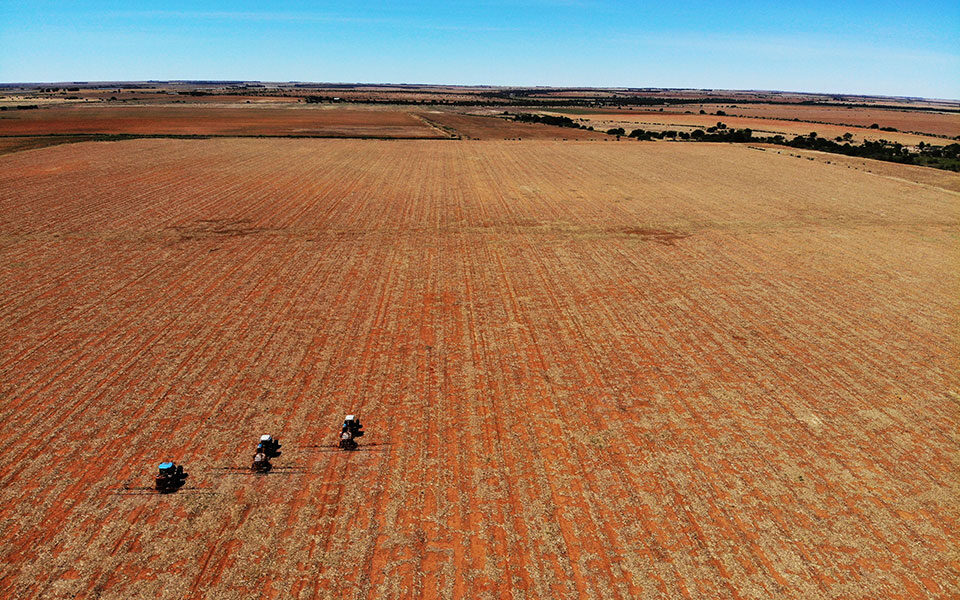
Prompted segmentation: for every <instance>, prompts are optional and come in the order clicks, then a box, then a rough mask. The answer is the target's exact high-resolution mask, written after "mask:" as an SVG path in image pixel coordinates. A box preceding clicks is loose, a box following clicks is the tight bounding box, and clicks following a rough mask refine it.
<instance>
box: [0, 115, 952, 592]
mask: <svg viewBox="0 0 960 600" xmlns="http://www.w3.org/2000/svg"><path fill="white" fill-rule="evenodd" d="M384 118H386V117H384ZM391 118H393V117H391ZM398 119H399V117H398ZM358 126H359V125H358ZM820 156H821V157H825V156H827V155H820ZM864 162H865V163H866V162H870V161H864ZM871 164H873V163H871ZM884 169H886V171H885V172H883V173H870V172H866V171H864V170H858V169H856V168H853V166H852V165H849V164H834V163H831V164H827V162H826V161H825V160H821V159H820V158H815V160H806V159H805V158H802V157H801V158H797V157H795V156H791V155H789V154H788V153H787V152H784V153H778V152H776V151H772V150H761V149H754V148H750V147H747V146H746V145H730V144H707V143H701V144H671V143H649V144H643V143H619V144H618V143H614V142H607V143H593V142H546V141H541V142H526V141H524V142H503V141H498V142H486V141H484V142H476V141H461V142H443V143H440V142H436V141H432V142H431V141H380V140H236V139H231V140H225V139H216V140H190V141H183V140H135V141H125V142H100V143H79V144H69V145H62V146H56V147H51V148H43V149H38V150H31V151H29V152H19V153H15V154H8V155H4V156H0V291H2V294H0V372H2V373H3V374H4V376H3V377H2V378H0V447H2V448H3V458H4V460H3V461H0V597H8V598H18V599H28V598H70V597H89V598H94V597H98V598H123V599H130V598H151V599H156V598H211V599H212V598H216V599H218V600H219V599H234V598H236V599H246V598H251V597H263V598H283V599H286V598H301V599H305V598H401V597H404V598H406V597H422V598H449V597H465V598H480V599H483V598H508V597H517V598H519V597H529V598H604V599H606V598H619V599H627V598H682V597H699V598H756V599H769V598H798V599H799V598H802V599H827V598H831V599H832V598H917V599H919V598H931V597H933V598H949V597H952V596H954V595H955V592H956V590H957V589H958V586H960V565H958V563H957V561H956V558H955V556H954V554H953V553H952V551H951V550H950V549H951V548H957V547H960V521H958V519H960V504H958V501H957V500H958V494H960V489H958V480H957V472H958V470H960V458H958V453H957V449H958V448H957V440H956V431H957V428H958V425H960V423H958V410H957V407H958V402H960V374H958V371H957V369H956V365H957V363H956V361H957V356H958V350H960V346H958V344H960V342H958V338H957V335H956V324H957V315H958V314H960V294H958V290H960V273H958V270H957V268H956V265H957V264H958V249H957V248H958V246H957V240H958V235H960V202H958V199H960V195H958V194H957V193H955V192H953V191H950V190H949V189H946V188H947V187H949V186H948V185H947V183H949V182H950V181H952V180H949V179H943V180H940V181H942V182H943V186H940V185H937V180H928V181H925V183H923V184H920V183H915V182H913V181H910V179H911V178H914V177H916V171H915V170H911V169H903V170H897V166H896V165H891V164H885V165H884ZM940 176H949V175H944V174H941V173H938V177H940ZM348 412H357V413H359V414H360V415H361V416H362V417H363V421H364V422H365V424H366V426H367V429H368V432H369V433H368V435H367V436H366V437H365V438H363V439H362V440H361V442H362V444H363V445H362V450H361V451H359V452H356V453H352V454H344V453H338V452H335V451H334V449H333V447H332V445H333V444H334V442H335V434H336V426H337V424H338V422H339V419H341V418H342V417H343V415H344V414H345V413H348ZM266 432H269V433H272V434H274V435H277V436H279V437H280V438H281V440H282V441H283V443H284V449H283V450H284V452H283V456H282V457H281V458H280V459H278V460H277V464H278V466H286V467H292V468H291V469H290V470H288V471H286V472H278V473H276V474H271V475H268V476H265V477H260V476H251V475H247V474H243V473H234V472H230V471H229V470H228V469H229V468H230V467H243V466H244V465H246V464H247V463H249V461H250V458H251V455H252V449H253V444H254V441H255V440H256V438H257V436H259V435H260V434H261V433H266ZM167 458H169V459H173V460H177V461H182V462H183V463H184V464H185V465H186V467H187V470H188V471H189V472H190V475H191V476H190V479H189V480H188V483H187V486H186V489H184V490H181V491H180V492H178V493H177V494H175V495H170V496H156V495H152V494H149V493H147V492H145V491H143V490H140V489H138V488H140V487H142V486H147V485H149V484H150V483H151V475H152V473H153V470H154V469H155V466H156V463H157V462H159V461H160V460H162V459H167Z"/></svg>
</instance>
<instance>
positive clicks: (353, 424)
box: [343, 415, 363, 438]
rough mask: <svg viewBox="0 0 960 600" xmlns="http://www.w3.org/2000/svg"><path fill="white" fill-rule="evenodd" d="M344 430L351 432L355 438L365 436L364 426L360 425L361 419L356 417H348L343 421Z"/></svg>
mask: <svg viewBox="0 0 960 600" xmlns="http://www.w3.org/2000/svg"><path fill="white" fill-rule="evenodd" d="M343 429H345V430H347V431H349V432H350V435H351V436H352V437H354V438H358V437H362V436H363V425H362V424H361V423H360V419H358V418H357V416H356V415H347V416H346V417H344V419H343Z"/></svg>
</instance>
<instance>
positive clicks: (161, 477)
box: [154, 462, 187, 493]
mask: <svg viewBox="0 0 960 600" xmlns="http://www.w3.org/2000/svg"><path fill="white" fill-rule="evenodd" d="M186 478H187V474H186V473H184V472H183V465H177V464H176V463H173V462H162V463H160V465H159V466H158V467H157V475H156V477H155V478H154V483H155V485H156V490H157V491H158V492H161V493H169V492H175V491H177V490H178V489H180V488H181V487H182V486H183V484H184V480H185V479H186Z"/></svg>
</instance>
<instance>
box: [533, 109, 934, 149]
mask: <svg viewBox="0 0 960 600" xmlns="http://www.w3.org/2000/svg"><path fill="white" fill-rule="evenodd" d="M729 110H731V112H732V111H733V110H734V109H729ZM545 112H547V113H548V114H562V115H564V116H570V117H571V118H574V119H577V120H578V122H580V123H582V124H583V125H585V126H586V125H589V126H592V127H594V128H595V129H597V130H601V131H606V130H607V129H611V128H615V127H623V128H624V129H626V130H627V132H629V131H630V130H631V129H633V128H638V127H639V128H641V129H650V130H654V131H663V130H665V129H674V130H681V131H692V130H694V129H705V128H707V127H710V126H713V125H716V124H717V122H723V123H724V124H726V125H727V126H728V127H731V128H735V129H745V128H746V129H751V130H753V131H755V132H757V134H758V135H765V136H766V135H784V136H787V137H793V136H797V135H807V134H809V133H810V132H811V131H813V132H816V133H817V135H819V136H820V137H824V138H829V139H833V138H835V137H838V136H842V135H843V134H845V133H850V134H852V136H853V137H852V140H853V141H854V142H855V143H859V142H862V141H863V140H871V141H877V140H881V139H882V140H888V141H891V142H899V143H901V144H917V143H918V142H923V143H925V144H945V143H948V142H947V140H944V139H943V138H940V137H936V136H933V135H923V134H915V133H905V132H902V131H880V130H878V129H869V128H868V126H867V125H864V126H863V127H856V126H849V125H835V124H831V123H812V122H804V121H793V120H786V119H775V118H772V117H757V116H736V115H734V114H729V115H726V116H717V115H711V114H705V115H701V114H695V113H692V112H691V113H689V114H687V113H677V112H628V111H616V112H610V111H605V112H599V113H597V112H589V111H583V110H576V111H573V110H558V111H545ZM754 112H760V111H759V110H756V111H754Z"/></svg>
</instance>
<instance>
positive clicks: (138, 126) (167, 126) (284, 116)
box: [0, 105, 444, 138]
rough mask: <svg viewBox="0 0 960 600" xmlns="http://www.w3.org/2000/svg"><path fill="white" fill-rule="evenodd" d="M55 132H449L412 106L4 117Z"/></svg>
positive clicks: (4, 128)
mask: <svg viewBox="0 0 960 600" xmlns="http://www.w3.org/2000/svg"><path fill="white" fill-rule="evenodd" d="M51 133H56V134H64V133H131V134H173V135H175V134H184V135H316V136H328V137H362V136H373V137H417V138H428V137H444V136H442V134H441V133H440V132H438V131H437V130H435V129H434V128H432V127H429V126H428V125H426V124H425V123H423V122H422V121H421V120H419V119H417V118H416V117H414V116H413V115H411V114H409V113H406V112H401V111H396V110H364V109H347V108H340V107H336V108H332V107H322V108H316V107H310V106H290V107H282V106H275V107H271V108H265V107H260V106H255V105H250V106H242V107H241V106H233V107H229V106H200V105H185V106H143V105H131V106H123V105H113V106H102V105H95V106H91V105H85V106H84V105H60V106H56V107H50V108H43V109H40V110H23V111H7V112H5V113H3V114H2V117H0V135H41V134H51Z"/></svg>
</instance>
